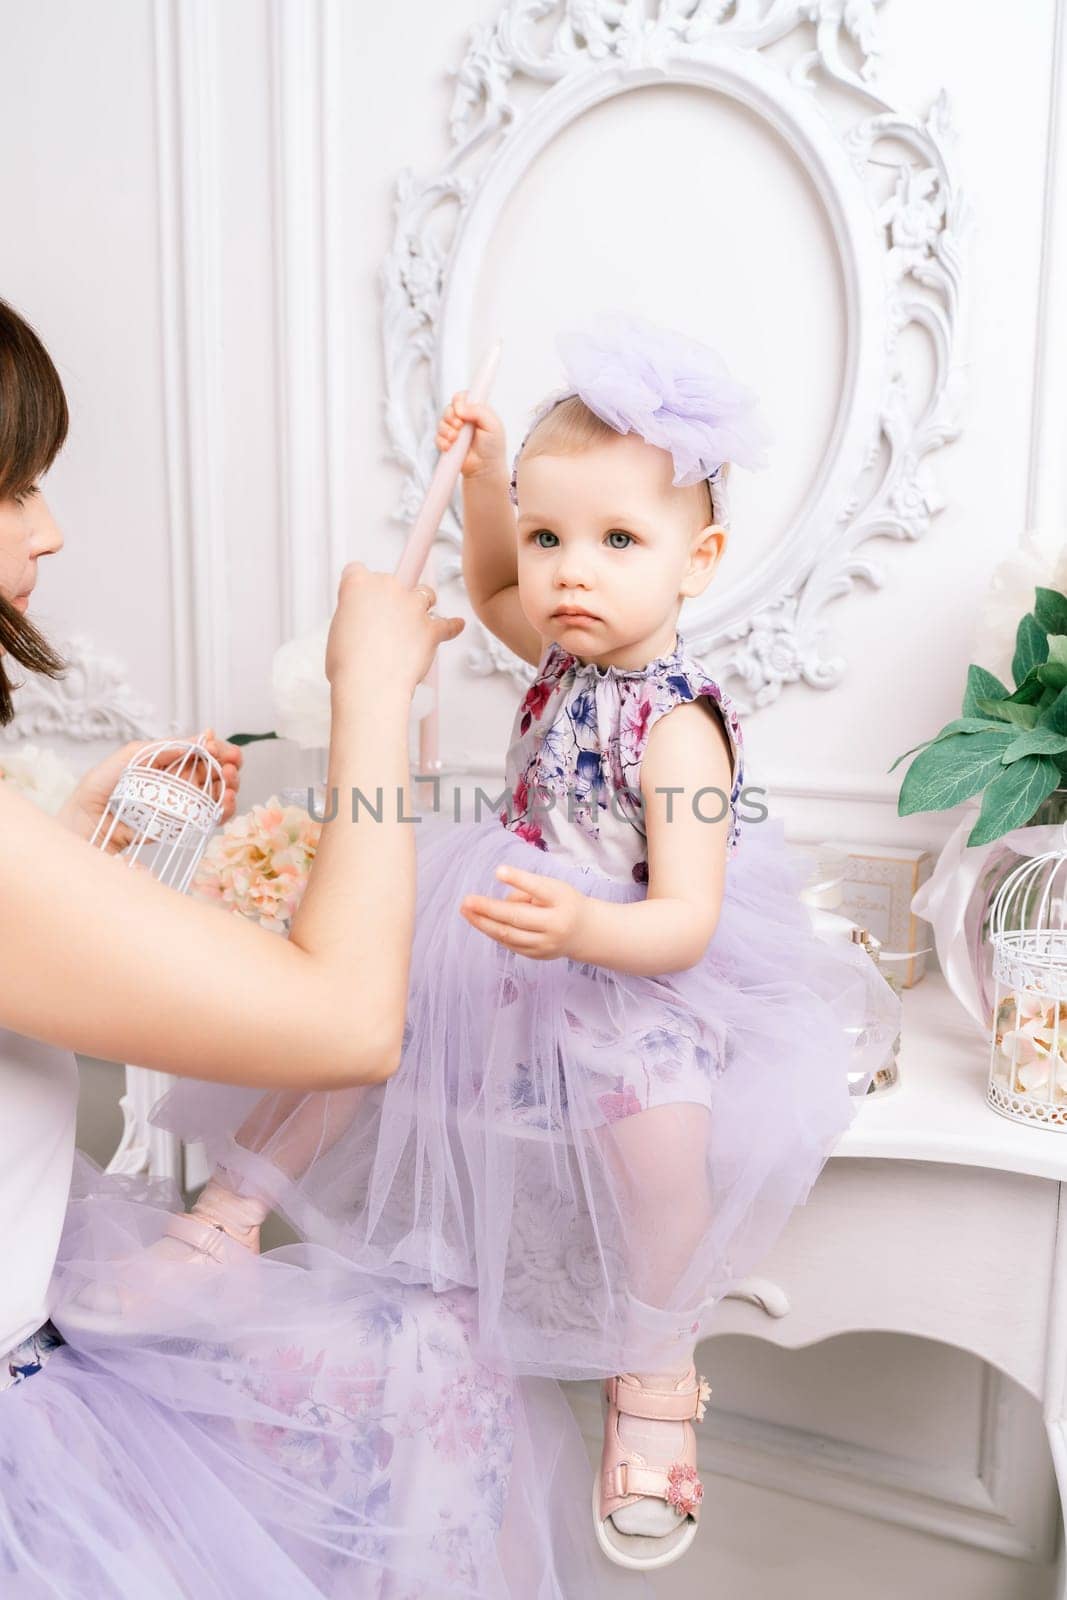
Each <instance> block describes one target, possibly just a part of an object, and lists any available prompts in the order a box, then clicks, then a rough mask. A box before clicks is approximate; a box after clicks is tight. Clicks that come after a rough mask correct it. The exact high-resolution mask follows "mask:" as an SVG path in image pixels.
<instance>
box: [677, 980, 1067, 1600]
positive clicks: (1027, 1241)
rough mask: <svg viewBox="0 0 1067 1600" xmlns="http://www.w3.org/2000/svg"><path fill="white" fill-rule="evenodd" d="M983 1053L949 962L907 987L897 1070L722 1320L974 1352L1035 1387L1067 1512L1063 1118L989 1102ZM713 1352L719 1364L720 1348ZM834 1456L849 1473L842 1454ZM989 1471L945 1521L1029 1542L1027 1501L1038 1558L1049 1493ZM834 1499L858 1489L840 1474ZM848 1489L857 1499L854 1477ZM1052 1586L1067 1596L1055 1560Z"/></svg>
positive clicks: (977, 1537) (807, 1339)
mask: <svg viewBox="0 0 1067 1600" xmlns="http://www.w3.org/2000/svg"><path fill="white" fill-rule="evenodd" d="M988 1054H989V1046H988V1043H987V1042H986V1041H985V1040H984V1039H983V1036H982V1035H981V1033H979V1032H978V1030H977V1029H976V1027H975V1026H974V1024H973V1022H972V1021H971V1019H970V1018H969V1017H968V1016H967V1015H966V1013H965V1012H964V1011H963V1009H962V1008H961V1007H960V1006H959V1004H958V1003H957V1001H956V1000H955V999H954V998H953V996H952V995H951V993H950V992H949V991H948V989H947V987H946V985H945V983H944V980H943V978H942V977H941V975H940V973H931V974H929V975H928V976H927V977H925V978H924V979H923V980H922V981H921V982H920V983H919V984H917V985H916V986H915V988H914V989H910V990H908V991H907V992H906V993H905V995H904V1017H903V1029H902V1042H901V1055H900V1065H901V1081H900V1083H899V1084H898V1085H897V1086H896V1087H895V1088H893V1089H891V1090H888V1091H886V1092H885V1093H884V1094H881V1095H877V1096H870V1097H868V1098H867V1099H865V1100H864V1101H863V1102H862V1103H861V1105H860V1106H859V1108H858V1112H857V1116H856V1119H855V1122H854V1123H853V1125H852V1127H851V1128H850V1130H849V1131H848V1133H847V1134H846V1135H845V1137H844V1138H843V1139H842V1140H841V1142H840V1144H839V1145H838V1148H837V1150H836V1152H835V1154H834V1156H833V1157H832V1158H831V1160H830V1161H829V1162H828V1163H827V1165H826V1167H825V1169H824V1171H823V1173H822V1175H821V1176H820V1178H819V1180H818V1182H817V1184H816V1186H815V1188H814V1190H813V1192H812V1195H811V1197H810V1199H809V1201H808V1203H807V1204H806V1205H805V1206H802V1207H800V1208H799V1209H798V1210H797V1211H796V1212H795V1213H794V1215H793V1217H792V1218H791V1219H790V1222H789V1225H788V1226H787V1228H786V1230H785V1232H784V1234H783V1236H782V1238H781V1240H780V1241H779V1244H778V1246H777V1247H776V1249H775V1250H774V1251H773V1252H772V1253H771V1255H770V1256H769V1257H768V1259H767V1261H766V1263H765V1264H764V1266H763V1268H762V1276H761V1278H759V1279H751V1280H748V1284H747V1288H748V1290H749V1292H750V1294H751V1296H752V1298H751V1300H742V1299H730V1300H727V1301H724V1302H723V1303H722V1305H721V1306H720V1307H719V1310H718V1312H717V1316H716V1322H715V1324H714V1326H713V1329H712V1337H715V1336H717V1335H720V1334H727V1333H733V1334H748V1335H752V1336H754V1337H757V1338H760V1339H764V1340H769V1341H771V1342H773V1343H774V1344H776V1345H779V1346H782V1347H784V1348H788V1349H793V1348H797V1347H799V1346H802V1345H808V1344H812V1343H814V1342H816V1341H818V1340H823V1339H828V1338H831V1337H833V1336H834V1335H837V1334H842V1333H852V1332H857V1331H865V1330H879V1331H883V1332H892V1333H902V1334H911V1335H918V1336H921V1337H924V1338H927V1339H936V1340H941V1341H944V1342H946V1343H948V1344H951V1345H954V1346H956V1347H957V1348H959V1349H962V1350H966V1351H970V1352H973V1353H974V1354H976V1355H978V1356H980V1357H981V1358H982V1359H983V1360H985V1361H987V1362H989V1363H990V1364H991V1366H993V1367H995V1368H997V1369H999V1370H1000V1371H1001V1372H1003V1373H1006V1374H1007V1375H1008V1376H1009V1377H1011V1378H1013V1379H1015V1380H1016V1382H1017V1383H1018V1384H1020V1385H1021V1386H1022V1388H1023V1389H1025V1390H1027V1391H1028V1392H1029V1393H1030V1394H1031V1395H1033V1396H1034V1397H1035V1398H1036V1399H1037V1400H1038V1401H1039V1402H1040V1404H1041V1407H1042V1411H1043V1415H1044V1419H1045V1426H1046V1430H1047V1434H1048V1440H1049V1445H1050V1448H1051V1452H1052V1459H1053V1463H1054V1466H1055V1471H1056V1480H1057V1486H1058V1491H1059V1500H1060V1508H1061V1513H1062V1511H1063V1509H1064V1507H1065V1506H1067V1431H1065V1425H1067V1419H1065V1410H1067V1400H1065V1379H1067V1189H1065V1188H1064V1185H1065V1183H1067V1133H1062V1132H1054V1131H1049V1130H1046V1129H1040V1128H1031V1127H1025V1126H1023V1125H1021V1124H1017V1123H1014V1122H1010V1121H1008V1120H1007V1119H1006V1118H1003V1117H1000V1116H998V1115H997V1114H996V1113H995V1112H994V1111H993V1110H992V1109H991V1108H990V1107H988V1106H987V1105H986V1103H985V1085H986V1071H987V1065H988ZM705 1366H706V1367H707V1368H708V1370H709V1371H712V1370H713V1362H712V1361H711V1360H710V1359H709V1360H708V1361H706V1362H705ZM902 1403H906V1397H902ZM989 1431H990V1432H993V1431H995V1419H991V1420H990V1422H989ZM702 1454H703V1452H702ZM995 1454H996V1452H995V1450H994V1451H992V1456H995ZM730 1460H731V1449H730V1448H729V1446H727V1447H725V1448H723V1449H722V1450H721V1451H716V1450H713V1451H712V1452H711V1454H710V1456H709V1458H708V1460H707V1462H706V1465H707V1466H708V1467H709V1468H710V1470H712V1471H719V1470H721V1471H727V1472H728V1471H729V1470H730ZM837 1467H838V1469H839V1470H840V1471H841V1472H842V1474H843V1475H844V1478H845V1480H847V1471H848V1463H847V1459H846V1458H844V1457H843V1458H842V1460H841V1461H839V1462H838V1463H837ZM1000 1467H1001V1477H1003V1476H1004V1473H1003V1470H1002V1469H1003V1463H1001V1464H1000ZM830 1470H831V1471H833V1470H834V1463H833V1461H831V1462H830ZM997 1470H998V1464H997V1462H996V1460H994V1459H992V1458H991V1459H990V1463H989V1470H988V1472H983V1471H979V1472H978V1474H977V1475H976V1477H975V1479H974V1480H973V1486H972V1492H971V1493H970V1494H969V1496H960V1495H959V1494H956V1495H955V1496H952V1497H949V1498H950V1499H951V1505H950V1506H949V1509H948V1512H947V1513H946V1515H948V1520H949V1522H950V1523H952V1522H953V1519H954V1525H955V1527H956V1531H957V1532H958V1533H959V1536H960V1537H964V1538H966V1539H967V1540H968V1541H969V1542H975V1543H979V1544H984V1545H986V1546H987V1547H989V1548H994V1549H1001V1550H1003V1551H1004V1553H1013V1554H1022V1553H1023V1550H1022V1549H1021V1548H1020V1535H1019V1521H1018V1518H1019V1517H1021V1518H1022V1521H1023V1522H1024V1523H1025V1521H1026V1519H1027V1516H1028V1515H1029V1517H1030V1531H1029V1537H1030V1539H1031V1546H1032V1548H1031V1550H1030V1552H1029V1553H1030V1555H1031V1559H1034V1558H1035V1554H1034V1552H1035V1550H1036V1547H1037V1546H1038V1545H1040V1543H1042V1542H1044V1543H1045V1544H1046V1546H1047V1544H1048V1543H1049V1533H1048V1526H1047V1524H1048V1520H1049V1519H1048V1515H1047V1507H1046V1509H1045V1515H1044V1522H1045V1525H1046V1526H1045V1531H1044V1533H1042V1532H1041V1531H1040V1527H1039V1526H1038V1525H1039V1524H1040V1523H1041V1520H1042V1511H1041V1508H1040V1507H1039V1506H1035V1505H1031V1506H1030V1507H1029V1511H1028V1510H1027V1509H1026V1505H1025V1502H1026V1498H1027V1496H1028V1495H1029V1497H1030V1499H1031V1500H1034V1499H1035V1498H1036V1499H1038V1500H1039V1499H1040V1496H1037V1497H1035V1496H1034V1495H1033V1494H1032V1491H1031V1487H1030V1486H1029V1485H1027V1484H1026V1483H1021V1484H1017V1485H1012V1484H1010V1483H1007V1484H1006V1483H1004V1482H995V1481H993V1479H994V1478H995V1476H996V1473H997ZM783 1486H785V1485H784V1483H783ZM968 1500H970V1501H973V1504H968ZM839 1503H842V1504H848V1503H850V1499H849V1494H848V1491H847V1486H846V1489H845V1492H844V1493H843V1495H842V1497H840V1500H839ZM852 1503H854V1504H855V1508H856V1509H858V1510H862V1509H864V1505H863V1501H862V1495H861V1494H860V1495H859V1496H858V1497H857V1498H856V1499H855V1500H854V1502H852ZM1016 1514H1018V1516H1017V1515H1016ZM968 1518H970V1524H971V1525H970V1526H967V1521H968ZM908 1520H910V1519H908ZM1000 1524H1003V1527H1002V1530H1001V1532H1000V1533H998V1527H999V1526H1000ZM914 1525H917V1526H922V1525H923V1524H922V1522H921V1521H920V1520H919V1518H918V1517H916V1519H915V1521H914ZM929 1525H930V1527H931V1529H932V1531H939V1532H941V1531H944V1527H943V1525H942V1524H941V1523H940V1522H936V1521H935V1520H933V1519H931V1522H930V1524H929ZM1057 1594H1058V1595H1059V1596H1060V1597H1061V1600H1067V1575H1065V1573H1064V1571H1063V1566H1062V1563H1061V1571H1060V1577H1059V1584H1058V1588H1057Z"/></svg>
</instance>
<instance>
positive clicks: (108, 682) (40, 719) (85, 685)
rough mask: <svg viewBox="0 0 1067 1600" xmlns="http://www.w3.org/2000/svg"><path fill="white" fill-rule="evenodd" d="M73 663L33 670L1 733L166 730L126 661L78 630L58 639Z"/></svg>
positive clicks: (147, 733) (150, 734)
mask: <svg viewBox="0 0 1067 1600" xmlns="http://www.w3.org/2000/svg"><path fill="white" fill-rule="evenodd" d="M55 645H56V649H57V650H58V651H59V653H60V655H62V656H63V658H64V660H65V661H66V662H67V663H68V668H67V672H66V674H65V676H64V677H62V678H46V677H42V676H41V675H40V674H38V673H34V672H29V673H27V674H26V676H25V678H24V679H23V680H22V684H21V687H20V688H19V689H18V691H17V694H16V696H15V705H16V708H17V709H16V713H15V716H14V718H13V719H12V720H11V722H9V723H8V724H7V726H6V727H4V728H2V729H0V739H3V740H4V741H5V742H6V743H8V744H14V743H16V742H17V741H18V740H21V739H41V738H45V739H70V740H74V741H76V742H78V743H92V742H93V741H95V740H98V739H100V740H104V739H106V740H116V741H121V742H123V743H124V742H125V741H126V740H128V739H150V738H154V737H159V736H161V735H162V734H163V733H164V732H166V731H167V730H165V729H164V728H163V727H162V724H161V719H160V718H159V716H158V715H157V713H156V712H155V711H153V709H152V707H151V706H149V705H148V704H147V702H146V701H144V700H142V699H141V698H140V697H139V696H138V695H137V694H136V693H135V692H134V690H133V688H132V687H131V685H130V682H129V677H128V674H127V671H126V668H125V666H124V665H123V664H122V663H121V662H120V661H118V660H117V659H116V658H115V657H114V656H111V655H108V654H105V653H104V652H103V651H100V650H98V649H97V648H96V646H95V645H94V644H93V643H92V641H91V640H90V639H88V638H86V637H85V636H84V635H82V634H79V635H76V636H75V637H74V638H72V639H70V640H68V641H62V640H56V641H55Z"/></svg>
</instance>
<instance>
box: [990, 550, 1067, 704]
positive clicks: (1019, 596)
mask: <svg viewBox="0 0 1067 1600" xmlns="http://www.w3.org/2000/svg"><path fill="white" fill-rule="evenodd" d="M1039 586H1040V587H1041V588H1042V589H1058V590H1059V592H1060V593H1061V594H1067V544H1065V543H1064V536H1063V534H1062V533H1054V534H1053V533H1049V532H1047V531H1044V532H1037V531H1036V530H1031V531H1030V532H1028V533H1026V534H1024V535H1023V539H1022V543H1021V545H1020V547H1019V549H1018V550H1017V551H1015V552H1014V554H1013V555H1010V556H1009V557H1008V559H1007V560H1006V561H1002V562H1001V563H1000V565H999V566H998V567H997V568H996V569H995V570H994V572H993V576H992V578H991V580H990V584H989V590H988V593H987V595H986V598H985V602H984V605H983V608H982V611H981V612H980V614H979V617H978V623H977V626H976V628H975V633H974V643H973V646H972V655H971V659H972V661H976V662H977V663H978V665H979V666H981V667H985V669H986V671H987V672H992V673H994V674H995V676H996V677H998V678H999V679H1000V681H1001V683H1003V684H1005V685H1006V687H1007V688H1009V689H1010V688H1011V687H1012V676H1011V661H1012V656H1013V655H1014V654H1015V634H1016V632H1017V630H1018V627H1019V623H1020V622H1021V620H1022V618H1023V617H1024V616H1025V615H1026V613H1027V612H1028V611H1032V610H1033V609H1034V590H1035V589H1036V588H1038V587H1039Z"/></svg>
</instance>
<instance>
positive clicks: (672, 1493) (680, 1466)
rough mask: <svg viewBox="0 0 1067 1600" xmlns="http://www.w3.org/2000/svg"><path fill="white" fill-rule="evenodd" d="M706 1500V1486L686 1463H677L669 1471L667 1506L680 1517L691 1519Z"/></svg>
mask: <svg viewBox="0 0 1067 1600" xmlns="http://www.w3.org/2000/svg"><path fill="white" fill-rule="evenodd" d="M703 1498H704V1485H703V1484H702V1483H701V1481H700V1479H699V1478H698V1477H697V1475H696V1472H695V1470H694V1469H693V1468H692V1467H691V1466H689V1465H688V1463H687V1462H685V1461H675V1462H674V1464H673V1465H672V1466H670V1467H668V1469H667V1495H666V1499H667V1504H668V1505H669V1506H673V1507H674V1509H675V1511H677V1513H678V1515H679V1516H680V1517H690V1516H692V1514H693V1512H694V1511H695V1510H696V1508H697V1506H698V1505H699V1504H700V1502H701V1501H702V1500H703Z"/></svg>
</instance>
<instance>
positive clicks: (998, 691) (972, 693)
mask: <svg viewBox="0 0 1067 1600" xmlns="http://www.w3.org/2000/svg"><path fill="white" fill-rule="evenodd" d="M979 695H981V696H982V697H983V698H984V699H986V700H1006V699H1007V697H1008V691H1007V689H1006V688H1005V687H1004V685H1003V684H1002V683H1001V681H1000V679H999V678H995V677H994V676H993V674H992V673H991V672H987V671H986V669H985V668H984V667H977V666H975V664H974V663H973V662H972V663H971V665H970V666H969V667H968V668H967V687H966V689H964V691H963V708H962V710H963V715H964V716H965V717H976V716H977V715H978V696H979Z"/></svg>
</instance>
